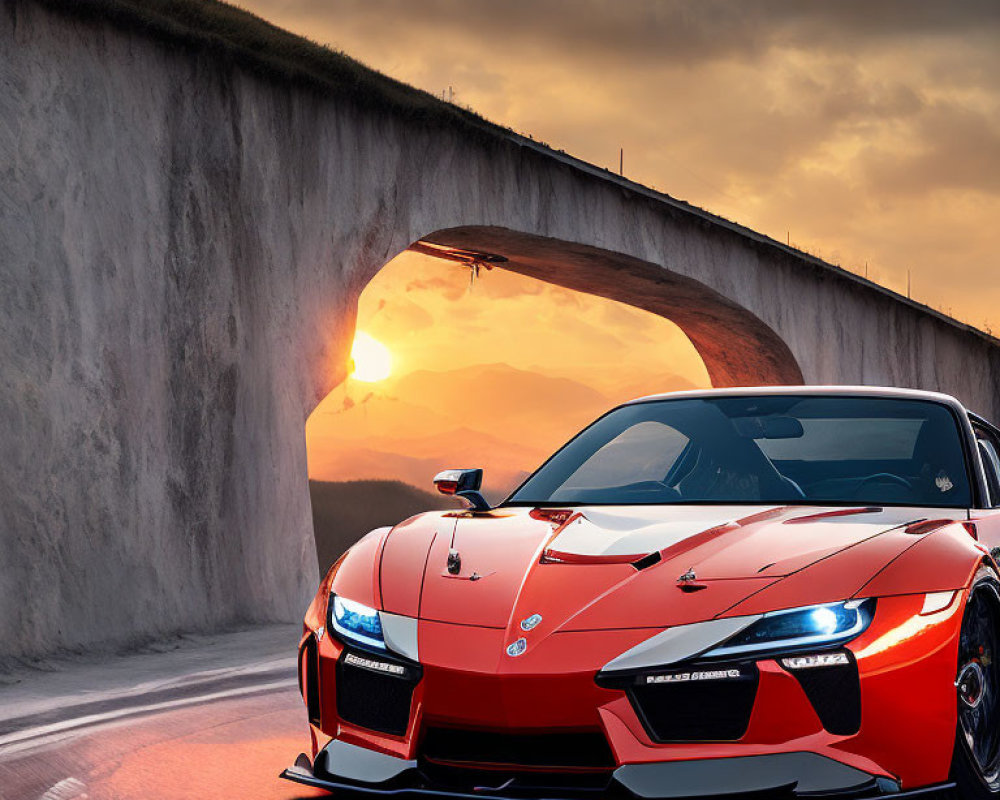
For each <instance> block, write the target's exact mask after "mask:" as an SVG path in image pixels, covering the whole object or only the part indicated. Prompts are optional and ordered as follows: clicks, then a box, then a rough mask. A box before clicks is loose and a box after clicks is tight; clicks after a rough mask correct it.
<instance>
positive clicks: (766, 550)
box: [380, 506, 959, 633]
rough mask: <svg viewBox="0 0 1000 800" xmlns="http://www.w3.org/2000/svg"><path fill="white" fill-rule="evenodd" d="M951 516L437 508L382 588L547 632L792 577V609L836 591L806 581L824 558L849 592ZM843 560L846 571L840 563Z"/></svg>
mask: <svg viewBox="0 0 1000 800" xmlns="http://www.w3.org/2000/svg"><path fill="white" fill-rule="evenodd" d="M942 516H946V517H948V516H953V517H954V518H956V519H957V518H959V514H958V512H955V513H954V514H951V513H945V514H942V510H941V509H933V510H932V509H919V508H910V507H893V508H870V507H858V508H828V507H803V506H794V507H788V506H756V507H748V506H621V507H618V506H616V507H609V506H601V507H581V508H573V509H567V510H566V511H564V512H562V513H554V512H553V511H552V510H551V509H528V508H501V509H497V510H496V511H494V512H492V513H489V514H451V515H441V514H436V515H425V517H426V519H424V520H422V521H421V518H418V519H417V520H413V521H410V522H409V523H408V524H407V525H406V526H401V527H400V528H398V529H394V530H393V531H392V532H391V533H390V534H389V536H388V538H387V540H386V543H385V547H384V549H383V558H382V564H381V569H380V581H381V590H382V591H381V595H382V598H383V603H384V607H385V609H386V610H387V611H393V612H395V613H402V614H408V615H410V616H419V617H420V618H422V619H428V620H436V621H440V622H449V623H456V624H463V625H476V626H482V627H489V628H503V629H510V630H512V631H515V630H516V628H517V626H519V625H520V623H521V621H523V620H527V619H528V618H530V617H533V616H534V615H538V616H540V617H541V622H538V623H537V625H538V626H540V632H542V633H546V632H555V631H571V630H598V629H609V628H639V627H650V628H657V627H665V626H671V625H681V624H686V623H690V622H697V621H700V620H705V619H711V618H713V617H717V616H722V615H725V614H727V613H730V612H731V611H732V610H733V609H738V607H739V606H740V604H741V603H744V602H745V601H747V599H748V598H751V597H753V596H754V595H757V594H758V593H761V592H762V591H763V590H765V589H768V588H770V587H774V586H775V584H779V583H781V582H782V581H785V580H788V579H789V578H791V577H792V576H795V578H796V579H797V581H796V583H795V584H794V585H795V586H799V585H802V586H805V587H807V588H806V589H805V590H802V591H801V592H799V593H801V594H802V595H803V596H801V597H797V596H794V597H792V598H789V597H788V594H789V593H788V592H785V593H775V592H773V591H772V592H770V593H768V594H765V595H761V596H762V597H768V596H771V595H775V596H779V597H781V598H782V600H783V605H786V606H787V605H806V604H809V603H812V602H821V601H825V600H826V599H829V598H825V597H824V598H819V597H816V598H813V597H812V596H810V589H809V588H808V587H809V581H805V582H803V581H801V578H802V575H803V572H804V571H806V570H809V569H810V568H812V567H813V566H814V565H817V564H820V563H822V564H823V567H824V569H823V575H824V586H823V591H824V592H826V593H827V594H831V593H832V596H833V597H835V598H837V599H844V598H846V597H850V596H852V595H853V594H854V593H856V592H858V591H859V590H860V589H861V587H862V586H863V585H864V584H865V583H866V582H867V581H868V580H869V579H870V578H871V577H872V576H873V575H874V574H875V573H877V572H878V571H879V570H880V569H881V568H882V567H883V566H885V564H886V563H888V562H889V561H890V560H892V558H895V557H896V556H898V555H899V553H900V552H902V551H903V550H904V549H906V548H907V547H909V546H911V545H912V544H914V543H915V541H916V539H917V538H918V537H917V535H914V534H908V533H905V528H906V526H907V525H909V524H910V523H913V522H916V521H919V520H923V519H928V518H931V517H933V518H941V517H942ZM450 551H451V552H453V553H454V554H457V558H458V559H459V562H460V563H459V564H458V566H457V569H456V565H455V563H454V557H453V564H452V569H451V570H449V567H448V556H449V552H450ZM404 554H405V557H404ZM848 554H850V555H852V556H853V557H851V558H850V559H849V560H848ZM421 555H423V556H424V558H420V557H419V556H421ZM838 558H844V569H842V570H837V569H832V570H831V569H830V567H831V563H833V564H836V561H833V562H831V559H838ZM831 574H832V575H833V576H834V577H833V579H832V580H831V578H830V575H831ZM681 576H684V577H683V578H682V577H681ZM417 585H419V586H420V588H419V590H418V589H416V586H417ZM797 591H798V590H797ZM793 594H794V593H793Z"/></svg>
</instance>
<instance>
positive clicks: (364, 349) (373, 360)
mask: <svg viewBox="0 0 1000 800" xmlns="http://www.w3.org/2000/svg"><path fill="white" fill-rule="evenodd" d="M351 362H352V369H351V377H352V378H354V380H356V381H364V382H365V383H375V382H376V381H384V380H385V379H386V378H388V377H389V375H390V373H391V372H392V354H391V353H390V352H389V348H388V347H386V346H385V345H384V344H382V342H380V341H378V339H375V338H373V337H371V336H369V335H368V334H367V333H365V332H364V331H358V332H357V333H355V334H354V346H353V347H351Z"/></svg>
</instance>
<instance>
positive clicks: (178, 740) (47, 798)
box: [0, 624, 324, 800]
mask: <svg viewBox="0 0 1000 800" xmlns="http://www.w3.org/2000/svg"><path fill="white" fill-rule="evenodd" d="M300 632H301V626H300V625H294V624H292V625H288V624H283V625H270V626H260V627H254V628H247V629H245V630H239V631H233V632H229V633H220V634H213V635H186V636H180V637H176V638H174V639H173V640H169V641H164V642H160V643H156V644H153V645H150V646H147V647H146V648H143V649H142V650H140V651H136V652H132V653H128V654H123V655H117V656H115V655H104V656H100V655H95V656H84V655H74V656H67V657H65V658H51V659H48V660H47V661H44V662H36V663H35V664H33V665H31V666H30V667H27V666H26V667H24V668H23V669H20V670H18V671H16V672H10V673H5V674H0V800H84V798H87V800H112V799H114V800H159V798H163V799H164V800H167V798H169V800H226V799H227V798H240V800H255V799H256V798H260V800H279V799H280V800H294V799H295V798H306V797H317V796H320V797H322V796H324V795H323V794H322V793H317V792H315V791H314V790H311V789H308V788H306V787H304V786H298V785H297V784H294V783H289V782H288V781H284V780H281V779H280V778H279V777H278V774H279V773H280V772H281V770H282V769H284V768H285V767H287V766H289V765H291V764H292V763H293V762H294V761H295V757H296V756H297V755H298V754H299V753H300V752H302V751H303V750H306V749H307V748H308V743H309V733H308V727H307V724H306V716H305V709H304V707H303V704H302V700H301V698H300V697H299V694H298V686H297V682H298V681H297V678H296V661H295V652H296V644H297V641H298V637H299V635H300Z"/></svg>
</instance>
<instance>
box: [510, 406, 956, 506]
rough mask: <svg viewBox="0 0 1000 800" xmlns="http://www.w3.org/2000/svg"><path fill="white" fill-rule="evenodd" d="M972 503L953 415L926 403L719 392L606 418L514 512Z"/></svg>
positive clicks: (526, 492) (547, 467)
mask: <svg viewBox="0 0 1000 800" xmlns="http://www.w3.org/2000/svg"><path fill="white" fill-rule="evenodd" d="M661 503H732V504H757V503H768V504H772V503H778V504H816V505H857V504H862V505H913V506H944V507H968V506H970V505H971V498H970V490H969V478H968V475H967V474H966V469H965V458H964V452H963V449H962V443H961V436H960V433H959V427H958V424H957V422H956V419H955V415H954V414H953V413H952V412H951V411H950V410H949V409H948V408H947V407H946V406H944V405H941V404H938V403H934V402H931V401H925V400H915V399H898V398H881V397H860V396H856V397H851V396H830V395H828V396H788V395H771V396H761V397H745V396H730V397H725V396H720V397H711V398H697V399H676V400H670V399H667V400H656V401H649V402H642V403H636V404H633V405H628V406H622V407H621V408H617V409H615V410H614V411H612V412H610V413H609V414H606V415H605V416H604V417H602V418H601V419H599V420H598V421H597V422H595V423H594V424H593V425H591V426H590V427H589V428H586V429H585V430H584V431H583V432H582V433H581V434H579V435H578V436H577V437H576V438H575V439H573V440H572V441H571V442H570V443H569V444H567V445H566V446H565V447H563V448H562V449H561V450H560V451H559V452H557V453H556V454H555V455H554V456H553V457H552V458H551V459H549V461H548V462H546V463H545V464H544V465H543V466H542V467H541V469H539V470H538V471H537V472H535V473H534V474H533V475H532V476H531V477H530V478H528V480H527V481H525V483H524V484H522V486H521V487H520V488H519V489H518V490H517V491H516V492H515V493H514V494H513V495H512V496H511V497H510V499H509V500H508V501H507V505H591V504H600V505H619V504H622V505H626V504H661Z"/></svg>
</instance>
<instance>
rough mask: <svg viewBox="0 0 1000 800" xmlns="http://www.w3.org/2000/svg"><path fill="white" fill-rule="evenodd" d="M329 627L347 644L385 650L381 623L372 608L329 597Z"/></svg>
mask: <svg viewBox="0 0 1000 800" xmlns="http://www.w3.org/2000/svg"><path fill="white" fill-rule="evenodd" d="M330 601H331V602H330V627H331V628H333V630H335V631H336V632H337V633H338V634H340V637H341V638H342V639H344V640H346V641H348V642H354V643H356V644H361V645H364V646H366V647H374V648H376V649H378V650H385V649H386V647H385V638H384V637H383V635H382V621H381V620H380V619H379V614H378V611H377V610H376V609H374V608H369V607H368V606H365V605H362V604H361V603H355V602H354V601H353V600H348V599H346V598H344V597H338V596H337V595H335V594H334V595H330Z"/></svg>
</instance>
